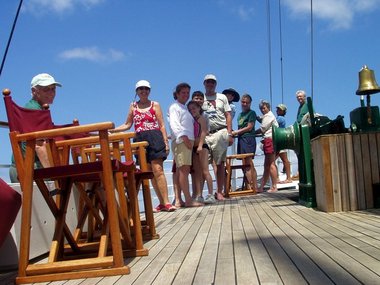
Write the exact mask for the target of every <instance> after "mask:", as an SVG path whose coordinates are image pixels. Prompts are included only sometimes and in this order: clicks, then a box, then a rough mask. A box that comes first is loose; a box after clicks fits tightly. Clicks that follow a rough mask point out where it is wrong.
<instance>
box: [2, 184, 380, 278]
mask: <svg viewBox="0 0 380 285" xmlns="http://www.w3.org/2000/svg"><path fill="white" fill-rule="evenodd" d="M297 195H298V191H297V190H281V191H279V192H278V193H273V194H269V193H264V194H258V195H254V196H242V197H234V198H231V199H229V200H226V201H225V202H219V203H217V204H215V205H210V206H205V207H200V208H182V209H179V210H178V211H176V212H173V213H164V212H162V213H158V214H156V216H155V217H156V224H157V229H158V232H159V234H160V235H161V237H160V239H158V240H152V241H149V242H147V243H146V247H148V248H149V256H145V257H141V258H134V259H126V263H127V264H129V265H130V266H131V273H130V274H129V275H124V276H114V277H106V278H93V279H86V280H84V279H81V280H70V281H57V282H51V283H38V284H51V285H53V284H54V285H58V284H65V285H69V284H70V285H73V284H81V285H84V284H102V285H103V284H105V285H107V284H120V285H125V284H202V285H203V284H292V285H294V284H345V285H346V284H380V209H372V210H368V211H355V212H340V213H324V212H320V211H317V210H314V209H310V208H306V207H304V206H301V205H299V204H298V203H297V202H295V200H297ZM12 276H13V279H12ZM14 276H15V273H8V274H3V275H1V277H0V284H13V280H14ZM4 278H7V279H4ZM36 284H37V283H36Z"/></svg>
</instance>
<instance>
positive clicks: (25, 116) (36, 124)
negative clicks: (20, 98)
mask: <svg viewBox="0 0 380 285" xmlns="http://www.w3.org/2000/svg"><path fill="white" fill-rule="evenodd" d="M3 94H4V102H5V109H6V111H7V117H8V124H9V131H10V132H13V131H18V132H20V133H28V132H35V131H42V130H48V129H53V128H54V124H53V122H52V119H51V114H50V110H31V109H26V108H23V107H20V106H19V105H17V104H16V103H15V102H14V101H13V99H12V96H10V91H9V92H5V91H4V93H3Z"/></svg>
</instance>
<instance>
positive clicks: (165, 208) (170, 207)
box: [161, 204, 177, 212]
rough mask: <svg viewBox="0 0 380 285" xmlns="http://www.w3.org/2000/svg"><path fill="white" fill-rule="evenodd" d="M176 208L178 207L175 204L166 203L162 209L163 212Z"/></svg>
mask: <svg viewBox="0 0 380 285" xmlns="http://www.w3.org/2000/svg"><path fill="white" fill-rule="evenodd" d="M175 210H177V208H176V207H175V206H173V205H172V204H166V205H165V206H164V207H163V208H162V209H161V211H163V212H174V211H175Z"/></svg>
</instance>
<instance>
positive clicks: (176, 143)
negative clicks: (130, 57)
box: [10, 74, 306, 212]
mask: <svg viewBox="0 0 380 285" xmlns="http://www.w3.org/2000/svg"><path fill="white" fill-rule="evenodd" d="M203 85H204V89H205V92H204V93H203V92H202V91H195V92H193V93H192V96H191V100H190V101H189V99H190V90H191V86H190V85H189V84H188V83H180V84H178V85H177V86H176V88H175V91H174V93H173V98H174V100H175V101H174V102H173V104H171V106H170V107H169V111H168V123H169V126H170V136H168V135H167V131H166V128H165V121H164V116H163V113H162V110H161V107H160V104H159V103H158V102H156V101H152V100H150V99H149V95H150V91H151V85H150V83H149V82H148V81H146V80H140V81H138V82H137V83H136V86H135V91H136V96H138V100H134V101H133V102H132V103H131V105H130V107H129V111H128V114H127V118H126V121H125V123H123V124H121V125H120V126H118V127H116V128H115V129H113V130H110V131H111V132H120V131H126V130H129V129H130V128H131V127H132V126H134V130H135V132H136V137H135V141H148V143H149V146H148V147H147V161H148V163H149V165H150V167H151V170H152V172H153V175H154V178H153V179H152V186H153V188H154V190H155V192H156V195H157V198H158V200H159V205H158V206H157V207H155V211H156V212H159V211H168V212H171V211H175V210H176V209H177V208H178V207H197V206H202V205H204V204H212V203H215V202H216V200H224V199H225V198H224V195H223V193H224V189H225V184H226V181H225V177H226V175H225V173H226V170H225V161H226V156H227V149H228V147H229V146H231V145H232V144H233V141H234V138H235V137H237V138H238V143H237V153H239V154H240V153H241V154H243V153H252V157H248V158H246V159H247V161H246V162H245V163H246V164H250V165H251V167H250V168H249V169H248V170H247V172H246V176H247V177H248V180H249V181H248V182H249V183H248V184H249V187H250V188H251V189H255V190H256V191H257V192H263V187H264V185H265V184H266V182H267V181H268V179H269V177H270V178H271V180H272V183H271V184H272V187H271V188H270V189H269V190H268V192H270V193H271V192H276V191H277V186H276V185H277V179H278V178H277V168H276V165H275V163H274V161H275V159H276V158H277V157H278V156H279V157H281V159H282V160H283V162H284V168H285V171H286V173H287V180H289V179H290V176H289V177H288V171H289V175H290V167H289V166H288V165H286V161H287V159H286V156H284V155H281V153H280V154H276V153H275V151H274V148H273V141H272V125H276V126H278V122H277V120H276V117H275V116H274V114H273V113H272V112H271V110H270V104H269V102H266V101H261V102H260V104H259V108H260V111H261V112H262V114H263V115H262V116H257V115H256V113H255V111H253V110H251V103H252V97H251V96H250V95H249V94H244V95H242V97H241V100H240V102H241V109H242V112H241V113H240V114H239V115H238V129H237V130H233V129H232V119H233V117H234V116H235V112H236V106H235V105H234V102H239V99H240V96H239V93H238V92H236V90H234V89H232V88H229V89H226V90H224V91H223V93H218V92H216V86H217V79H216V76H215V75H213V74H207V75H206V76H205V77H204V80H203ZM56 86H59V87H60V86H61V84H60V83H58V82H56V81H55V79H54V78H53V77H52V76H51V75H49V74H39V75H37V76H35V77H34V78H33V79H32V82H31V87H32V88H31V89H32V99H31V101H32V102H34V103H35V106H34V105H33V106H32V107H31V108H33V109H40V108H42V107H41V106H42V105H43V104H45V103H46V102H47V101H48V103H50V104H51V103H53V100H54V96H55V88H56ZM299 92H301V91H299ZM302 92H303V91H302ZM302 92H301V93H302ZM45 93H46V94H45ZM301 93H300V94H298V93H297V100H298V101H299V102H300V110H299V113H302V112H303V111H304V108H303V109H301V106H302V104H301V102H302V100H303V103H305V101H306V95H305V93H304V92H303V93H302V94H301ZM45 95H46V96H45ZM301 95H303V96H301ZM46 98H47V99H46ZM135 98H136V97H135ZM188 101H189V102H188ZM28 104H29V105H30V104H31V103H30V102H29V103H28ZM29 105H27V107H28V106H29ZM36 106H37V107H36ZM285 114H286V106H285V105H283V104H280V105H279V106H277V115H278V120H279V123H280V124H282V125H283V126H284V119H283V116H284V115H285ZM300 116H301V115H300ZM256 121H259V122H260V127H259V128H257V129H255V123H256ZM258 135H261V136H262V141H261V142H262V144H263V151H264V154H265V161H264V173H263V178H262V181H261V184H260V185H259V186H258V185H257V173H256V170H255V167H254V165H253V158H254V156H255V153H256V136H258ZM169 139H170V141H171V144H170V145H169ZM38 147H39V149H41V148H42V147H43V146H38ZM170 150H171V151H172V153H173V161H174V164H173V185H174V194H175V200H174V203H171V202H170V201H169V197H168V185H167V180H166V177H165V173H164V167H163V162H164V160H165V159H166V158H167V157H168V155H169V152H170ZM43 153H44V152H42V154H40V152H37V158H36V159H37V160H36V161H37V162H41V163H42V165H41V166H38V165H37V166H36V167H46V166H45V165H44V155H43ZM284 157H285V158H284ZM210 163H211V164H212V165H213V169H214V173H215V177H216V191H215V193H214V189H213V181H212V177H211V175H210V172H209V164H210ZM189 174H191V176H192V184H193V191H192V192H193V193H192V194H190V189H189V188H190V187H189ZM10 175H11V178H12V182H16V181H17V174H16V173H15V171H13V169H12V168H11V170H10ZM287 180H286V181H287ZM286 181H285V182H286ZM205 182H206V185H207V188H208V195H207V196H206V197H205V199H203V197H202V192H203V187H204V183H205ZM182 193H183V196H184V198H185V201H183V200H182Z"/></svg>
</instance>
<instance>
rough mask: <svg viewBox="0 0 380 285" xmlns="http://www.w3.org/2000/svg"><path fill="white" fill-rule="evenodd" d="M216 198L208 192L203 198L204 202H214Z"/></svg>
mask: <svg viewBox="0 0 380 285" xmlns="http://www.w3.org/2000/svg"><path fill="white" fill-rule="evenodd" d="M215 202H216V200H215V197H214V195H212V194H208V195H207V196H206V199H205V204H215Z"/></svg>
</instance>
